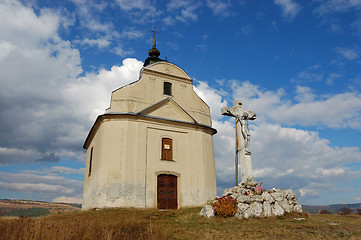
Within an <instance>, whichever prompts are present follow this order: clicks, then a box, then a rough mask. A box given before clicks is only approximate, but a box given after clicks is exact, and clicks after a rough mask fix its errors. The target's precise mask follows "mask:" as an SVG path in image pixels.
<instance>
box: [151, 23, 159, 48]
mask: <svg viewBox="0 0 361 240" xmlns="http://www.w3.org/2000/svg"><path fill="white" fill-rule="evenodd" d="M151 31H152V32H153V46H152V47H153V48H156V34H157V33H158V32H157V28H156V27H154V28H153V30H151Z"/></svg>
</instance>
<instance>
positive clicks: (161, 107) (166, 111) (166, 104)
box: [137, 98, 197, 123]
mask: <svg viewBox="0 0 361 240" xmlns="http://www.w3.org/2000/svg"><path fill="white" fill-rule="evenodd" d="M137 114H138V115H142V116H149V117H155V118H162V119H168V120H175V121H181V122H189V123H197V121H196V120H195V119H194V118H193V117H192V116H191V115H189V114H188V113H187V112H186V111H185V110H184V109H183V108H182V107H180V106H179V105H178V104H177V103H176V102H175V101H174V100H173V99H171V98H166V99H164V100H162V101H160V102H158V103H156V104H154V105H152V106H150V107H148V108H146V109H144V110H142V111H140V112H138V113H137Z"/></svg>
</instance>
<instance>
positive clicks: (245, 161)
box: [221, 100, 256, 185]
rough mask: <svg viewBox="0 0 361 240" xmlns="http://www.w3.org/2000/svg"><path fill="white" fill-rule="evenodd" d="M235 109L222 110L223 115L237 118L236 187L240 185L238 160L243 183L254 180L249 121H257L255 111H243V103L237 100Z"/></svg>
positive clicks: (225, 108) (226, 108) (224, 108)
mask: <svg viewBox="0 0 361 240" xmlns="http://www.w3.org/2000/svg"><path fill="white" fill-rule="evenodd" d="M233 105H234V107H233V108H230V107H223V108H222V109H221V112H222V115H225V116H230V117H234V118H235V122H236V157H235V165H236V167H235V168H236V169H235V171H236V174H235V185H237V184H238V160H239V163H240V167H241V172H242V175H241V177H242V182H246V181H247V179H249V180H251V179H253V171H252V162H251V152H250V151H249V150H248V147H249V143H250V140H251V134H250V131H249V128H248V120H254V119H256V113H255V112H253V111H246V110H244V109H243V104H242V101H240V100H236V101H234V102H233Z"/></svg>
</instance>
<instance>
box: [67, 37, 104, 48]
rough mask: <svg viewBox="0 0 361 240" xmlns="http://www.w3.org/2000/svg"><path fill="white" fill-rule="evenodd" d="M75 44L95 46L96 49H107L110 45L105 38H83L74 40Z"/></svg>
mask: <svg viewBox="0 0 361 240" xmlns="http://www.w3.org/2000/svg"><path fill="white" fill-rule="evenodd" d="M74 42H75V43H81V44H83V45H88V46H90V47H94V46H97V47H98V48H104V47H108V46H109V45H110V43H111V42H110V41H109V40H108V39H106V38H98V39H89V38H85V39H83V40H81V41H80V40H75V41H74Z"/></svg>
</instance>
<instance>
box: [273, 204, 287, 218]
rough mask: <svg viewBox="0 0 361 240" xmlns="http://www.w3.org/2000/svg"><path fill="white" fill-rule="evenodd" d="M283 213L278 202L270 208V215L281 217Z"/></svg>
mask: <svg viewBox="0 0 361 240" xmlns="http://www.w3.org/2000/svg"><path fill="white" fill-rule="evenodd" d="M284 213H285V211H284V210H283V209H282V208H281V207H280V205H279V204H278V202H275V204H274V205H273V206H272V214H273V215H274V216H277V217H278V216H282V215H283V214H284Z"/></svg>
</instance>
